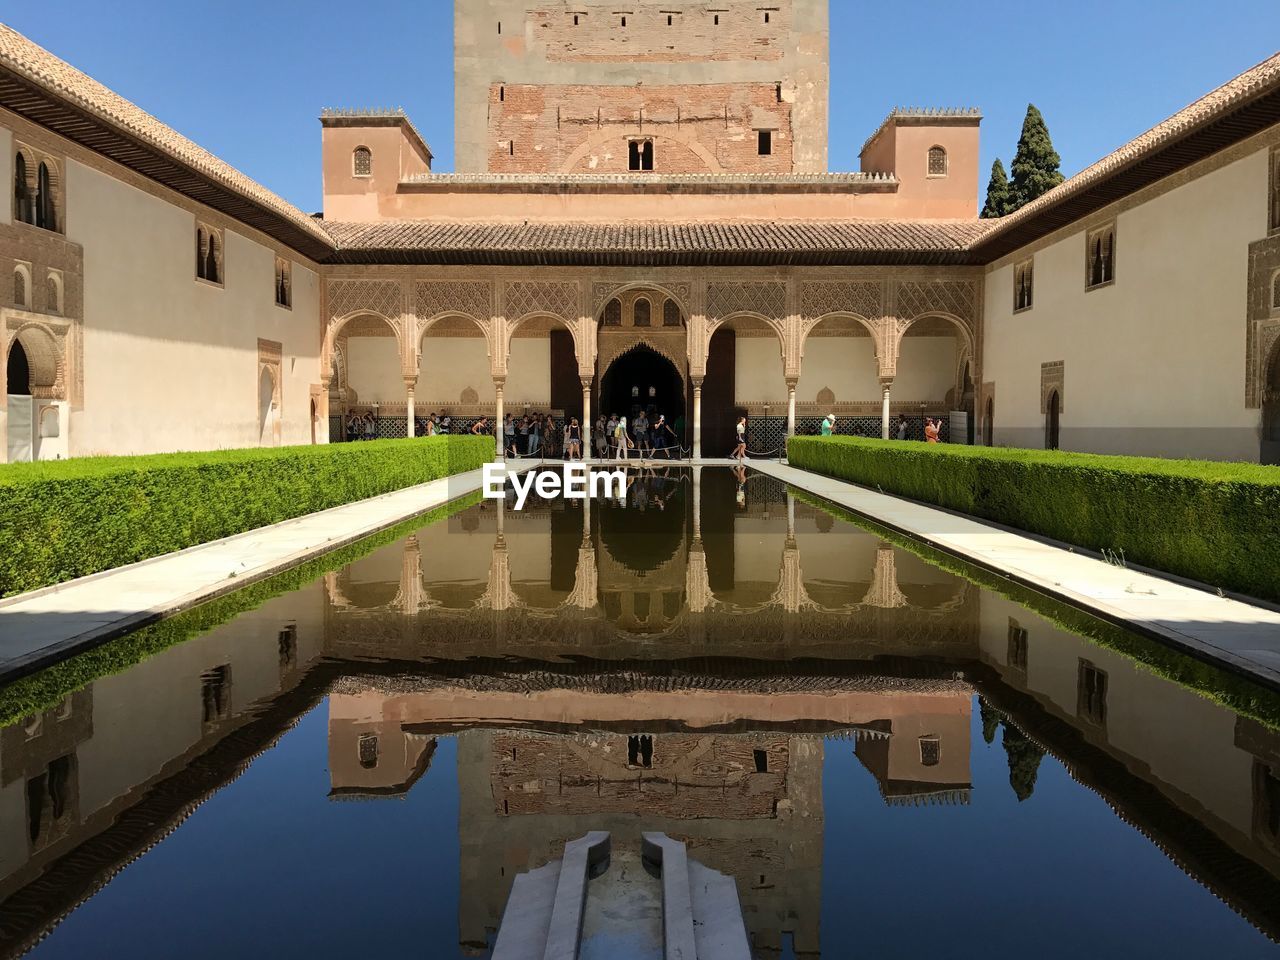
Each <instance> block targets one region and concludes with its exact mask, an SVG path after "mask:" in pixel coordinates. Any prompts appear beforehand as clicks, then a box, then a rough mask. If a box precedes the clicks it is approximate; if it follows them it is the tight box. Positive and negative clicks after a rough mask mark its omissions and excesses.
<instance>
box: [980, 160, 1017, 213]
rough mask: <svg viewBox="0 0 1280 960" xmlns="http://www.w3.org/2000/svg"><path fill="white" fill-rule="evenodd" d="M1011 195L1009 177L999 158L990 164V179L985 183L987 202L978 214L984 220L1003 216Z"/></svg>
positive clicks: (1009, 203) (1008, 205)
mask: <svg viewBox="0 0 1280 960" xmlns="http://www.w3.org/2000/svg"><path fill="white" fill-rule="evenodd" d="M1011 200H1012V197H1011V196H1010V195H1009V177H1008V176H1007V175H1006V174H1005V172H1004V164H1003V163H1001V162H1000V158H999V157H997V158H996V162H995V163H993V164H992V165H991V180H990V181H989V182H988V183H987V203H986V206H984V207H983V208H982V213H981V214H980V216H981V217H982V219H984V220H990V219H991V218H993V217H1003V216H1004V215H1005V214H1006V213H1012V212H1013V211H1012V210H1010V209H1009V208H1010V205H1011Z"/></svg>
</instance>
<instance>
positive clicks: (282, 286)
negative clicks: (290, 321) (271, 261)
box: [276, 259, 293, 307]
mask: <svg viewBox="0 0 1280 960" xmlns="http://www.w3.org/2000/svg"><path fill="white" fill-rule="evenodd" d="M276 305H277V306H281V307H291V306H293V265H292V264H290V263H289V261H288V260H284V259H277V260H276Z"/></svg>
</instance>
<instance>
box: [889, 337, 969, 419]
mask: <svg viewBox="0 0 1280 960" xmlns="http://www.w3.org/2000/svg"><path fill="white" fill-rule="evenodd" d="M885 352H886V354H890V353H891V355H892V359H893V374H892V376H893V399H894V406H895V408H897V409H896V412H904V413H908V416H909V415H910V412H909V411H915V412H916V413H917V414H919V412H920V411H921V409H922V405H923V410H924V411H925V413H927V414H930V415H935V416H939V415H943V414H945V413H946V412H947V411H949V410H962V409H963V410H966V411H967V412H968V414H969V419H970V422H972V420H973V412H974V411H973V384H972V379H971V377H969V376H968V375H967V372H968V371H969V370H970V369H971V364H972V360H973V356H974V352H973V334H972V332H971V330H970V328H969V326H968V325H967V324H966V323H965V322H964V321H963V320H961V319H960V318H959V317H956V316H954V315H952V314H946V313H925V314H921V315H919V316H916V317H913V318H911V319H909V320H906V321H899V324H898V328H897V336H896V339H895V340H894V341H893V343H892V346H890V345H889V344H888V343H886V350H885ZM966 403H967V406H966ZM944 423H945V417H944ZM948 439H951V438H948ZM954 439H959V438H954Z"/></svg>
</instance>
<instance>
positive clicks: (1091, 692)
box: [1076, 660, 1107, 727]
mask: <svg viewBox="0 0 1280 960" xmlns="http://www.w3.org/2000/svg"><path fill="white" fill-rule="evenodd" d="M1076 714H1077V716H1079V717H1081V718H1083V719H1085V720H1088V721H1089V722H1090V723H1092V724H1095V725H1097V726H1099V727H1102V726H1106V723H1107V675H1106V673H1105V672H1103V671H1102V670H1099V669H1098V668H1097V667H1095V666H1094V665H1093V664H1092V663H1090V662H1089V661H1088V660H1081V661H1080V673H1079V677H1078V680H1077V683H1076Z"/></svg>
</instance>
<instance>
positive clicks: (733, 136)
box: [489, 83, 793, 173]
mask: <svg viewBox="0 0 1280 960" xmlns="http://www.w3.org/2000/svg"><path fill="white" fill-rule="evenodd" d="M759 130H769V131H771V132H772V141H773V142H772V152H771V153H770V154H769V155H767V156H761V155H760V153H759V143H758V133H757V131H759ZM637 138H645V139H651V140H652V141H653V143H654V171H655V172H658V173H707V172H713V171H718V170H723V171H726V172H733V173H789V172H791V170H792V165H793V164H792V135H791V105H790V104H789V103H785V102H781V98H780V95H779V87H778V85H777V84H773V83H754V84H746V83H743V84H730V83H716V84H681V85H674V86H660V87H654V86H640V85H636V86H626V87H623V86H601V85H590V84H574V85H542V84H519V85H517V84H494V85H493V86H492V87H491V88H490V91H489V169H490V170H491V171H493V172H495V173H560V172H566V173H620V172H626V171H627V169H628V164H629V142H630V141H631V140H632V139H637Z"/></svg>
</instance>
